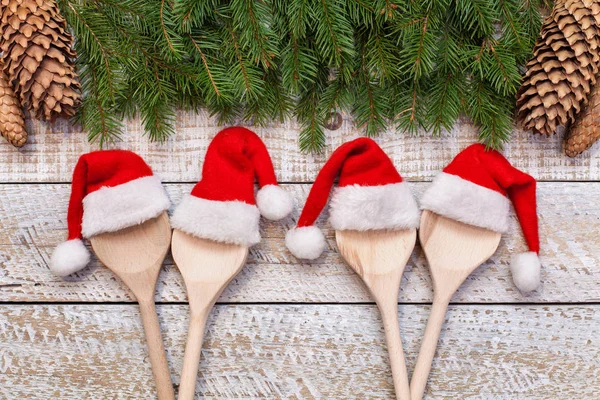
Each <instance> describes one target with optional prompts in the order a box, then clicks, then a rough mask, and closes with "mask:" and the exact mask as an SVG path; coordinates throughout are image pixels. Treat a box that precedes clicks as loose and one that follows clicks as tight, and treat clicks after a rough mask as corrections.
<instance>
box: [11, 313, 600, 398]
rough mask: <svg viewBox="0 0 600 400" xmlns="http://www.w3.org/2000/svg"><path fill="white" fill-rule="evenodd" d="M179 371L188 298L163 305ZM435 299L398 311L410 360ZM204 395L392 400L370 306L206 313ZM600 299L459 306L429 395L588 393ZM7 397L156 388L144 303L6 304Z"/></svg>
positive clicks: (598, 351)
mask: <svg viewBox="0 0 600 400" xmlns="http://www.w3.org/2000/svg"><path fill="white" fill-rule="evenodd" d="M158 311H159V314H160V321H161V324H162V326H163V327H164V328H163V333H164V336H165V343H166V348H167V352H168V359H169V364H170V366H171V371H172V376H173V381H174V383H175V384H177V383H178V382H179V371H180V369H181V366H182V360H183V349H184V344H185V336H186V332H187V330H186V327H187V321H186V317H185V316H186V315H187V306H183V305H163V306H159V307H158ZM428 313H429V306H423V305H406V306H401V307H400V308H399V314H400V323H401V327H402V333H403V338H404V348H405V350H406V354H407V364H408V366H409V370H411V371H412V368H413V366H414V363H415V358H416V355H417V352H418V347H419V344H420V338H421V337H422V335H423V330H424V326H425V322H426V318H427V315H428ZM207 329H208V331H207V335H206V337H205V343H204V350H203V353H202V361H201V365H200V378H199V379H198V382H197V393H198V396H202V397H201V398H208V399H225V398H235V399H253V398H278V399H279V398H286V399H288V398H290V399H313V398H336V399H390V398H392V397H393V392H392V390H393V386H392V381H391V373H390V370H389V367H388V365H389V363H388V358H387V357H388V356H387V351H386V345H385V338H384V333H383V328H382V324H381V320H380V318H379V313H378V311H377V309H376V308H375V306H370V305H302V306H294V305H269V306H266V305H265V306H258V305H253V306H250V305H221V306H217V307H216V308H215V310H214V311H213V312H212V314H211V317H210V318H209V321H208V328H207ZM599 337H600V306H598V305H595V306H513V305H506V306H473V305H464V306H452V307H451V308H450V310H449V313H448V316H447V322H446V324H445V329H444V332H443V334H442V337H441V339H440V343H439V347H438V352H437V356H436V358H435V360H434V363H433V368H432V373H431V376H430V380H429V385H428V389H427V396H426V398H428V399H458V398H469V399H490V398H494V399H525V398H527V399H552V400H554V399H557V398H561V399H592V398H596V397H597V395H598V393H600V374H598V371H599V370H600V341H599V340H598V338H599ZM0 381H2V384H1V385H0V397H2V398H7V399H42V398H43V399H48V398H57V399H58V398H60V399H64V400H67V399H84V398H96V399H108V398H116V399H125V398H140V399H141V398H144V399H148V398H153V386H154V385H153V383H152V378H151V371H150V366H149V363H148V361H147V351H146V348H145V344H144V339H143V333H142V327H141V323H140V318H139V314H138V311H137V309H136V307H135V306H134V305H112V306H111V305H94V306H92V305H88V306H82V305H30V306H27V305H2V306H0Z"/></svg>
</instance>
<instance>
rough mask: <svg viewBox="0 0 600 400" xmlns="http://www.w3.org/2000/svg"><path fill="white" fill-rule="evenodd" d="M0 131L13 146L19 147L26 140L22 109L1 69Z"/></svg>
mask: <svg viewBox="0 0 600 400" xmlns="http://www.w3.org/2000/svg"><path fill="white" fill-rule="evenodd" d="M0 133H2V136H3V137H4V138H5V139H6V140H8V141H9V142H10V144H12V145H13V146H15V147H21V146H23V145H24V144H25V142H26V141H27V131H26V130H25V118H24V116H23V110H22V109H21V105H20V104H19V99H17V95H16V94H15V92H14V91H13V89H12V86H11V85H10V83H9V82H8V77H7V76H6V74H5V73H4V72H3V71H2V70H0Z"/></svg>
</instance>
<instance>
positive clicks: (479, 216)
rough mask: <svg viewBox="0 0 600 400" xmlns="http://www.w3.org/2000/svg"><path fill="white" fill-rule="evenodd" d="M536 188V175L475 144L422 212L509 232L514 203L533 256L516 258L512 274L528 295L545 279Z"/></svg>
mask: <svg viewBox="0 0 600 400" xmlns="http://www.w3.org/2000/svg"><path fill="white" fill-rule="evenodd" d="M535 186H536V181H535V179H534V178H533V177H531V176H529V175H527V174H526V173H524V172H522V171H519V170H518V169H516V168H515V167H513V166H512V165H511V164H510V162H508V160H507V159H506V158H504V156H503V155H502V154H500V153H498V152H497V151H487V150H486V149H485V147H484V146H483V145H481V144H473V145H471V146H469V147H467V148H466V149H464V150H463V151H462V152H461V153H459V154H458V155H457V156H456V157H455V158H454V160H452V162H451V163H450V164H449V165H448V166H447V167H446V168H444V170H443V172H442V173H440V174H439V175H438V176H437V177H436V178H435V179H434V181H433V183H432V184H431V186H430V187H429V188H428V189H427V191H425V194H424V195H423V198H422V199H421V208H423V209H426V210H431V211H433V212H435V213H436V214H439V215H442V216H444V217H447V218H451V219H454V220H456V221H460V222H464V223H466V224H469V225H474V226H479V227H481V228H486V229H490V230H492V231H495V232H505V231H506V230H507V229H508V218H509V208H510V202H509V199H510V201H512V203H513V206H514V208H515V212H516V214H517V217H518V218H519V222H520V224H521V229H522V230H523V236H524V237H525V241H526V242H527V245H528V247H529V252H526V253H521V254H517V255H513V257H512V261H511V271H512V276H513V281H514V282H515V285H516V286H517V287H518V288H519V289H520V290H522V291H524V292H527V291H531V290H535V289H536V288H537V287H538V286H539V281H540V267H541V264H540V260H539V257H538V253H539V251H540V238H539V234H538V218H537V213H536V193H535ZM507 196H508V198H507Z"/></svg>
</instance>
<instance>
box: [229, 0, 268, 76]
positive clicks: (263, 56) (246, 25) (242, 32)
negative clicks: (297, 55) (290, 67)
mask: <svg viewBox="0 0 600 400" xmlns="http://www.w3.org/2000/svg"><path fill="white" fill-rule="evenodd" d="M229 11H230V13H231V16H232V20H233V29H234V30H235V31H236V33H237V37H238V39H237V41H238V43H239V45H240V46H241V48H243V49H244V50H245V51H247V52H248V55H249V57H250V58H251V59H252V63H253V64H258V63H260V64H262V66H263V67H264V68H265V69H268V68H272V67H273V59H274V58H275V57H277V56H278V55H279V54H278V53H279V50H278V49H277V47H276V46H275V43H276V38H275V34H274V32H273V31H272V30H271V25H272V11H271V7H270V2H269V0H261V1H255V0H231V1H230V2H229Z"/></svg>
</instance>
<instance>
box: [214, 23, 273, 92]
mask: <svg viewBox="0 0 600 400" xmlns="http://www.w3.org/2000/svg"><path fill="white" fill-rule="evenodd" d="M223 21H224V22H225V25H226V31H225V35H227V36H228V37H227V36H226V37H225V38H224V39H223V40H222V43H223V44H224V49H223V50H224V51H223V54H224V56H225V57H226V59H228V60H229V63H230V68H229V72H228V73H229V76H230V77H231V82H232V87H233V88H236V89H237V93H238V98H239V99H240V101H245V100H248V99H250V100H252V99H254V100H255V99H257V98H258V97H260V96H261V94H262V91H263V90H264V82H263V81H262V79H261V78H262V74H261V71H260V70H259V69H258V68H256V67H254V66H253V64H252V63H251V62H250V61H249V60H248V59H247V58H246V57H245V56H244V53H243V52H242V48H241V45H240V43H239V38H238V36H237V34H236V32H235V31H234V29H233V26H232V25H231V21H230V19H229V18H227V17H225V18H223Z"/></svg>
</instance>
